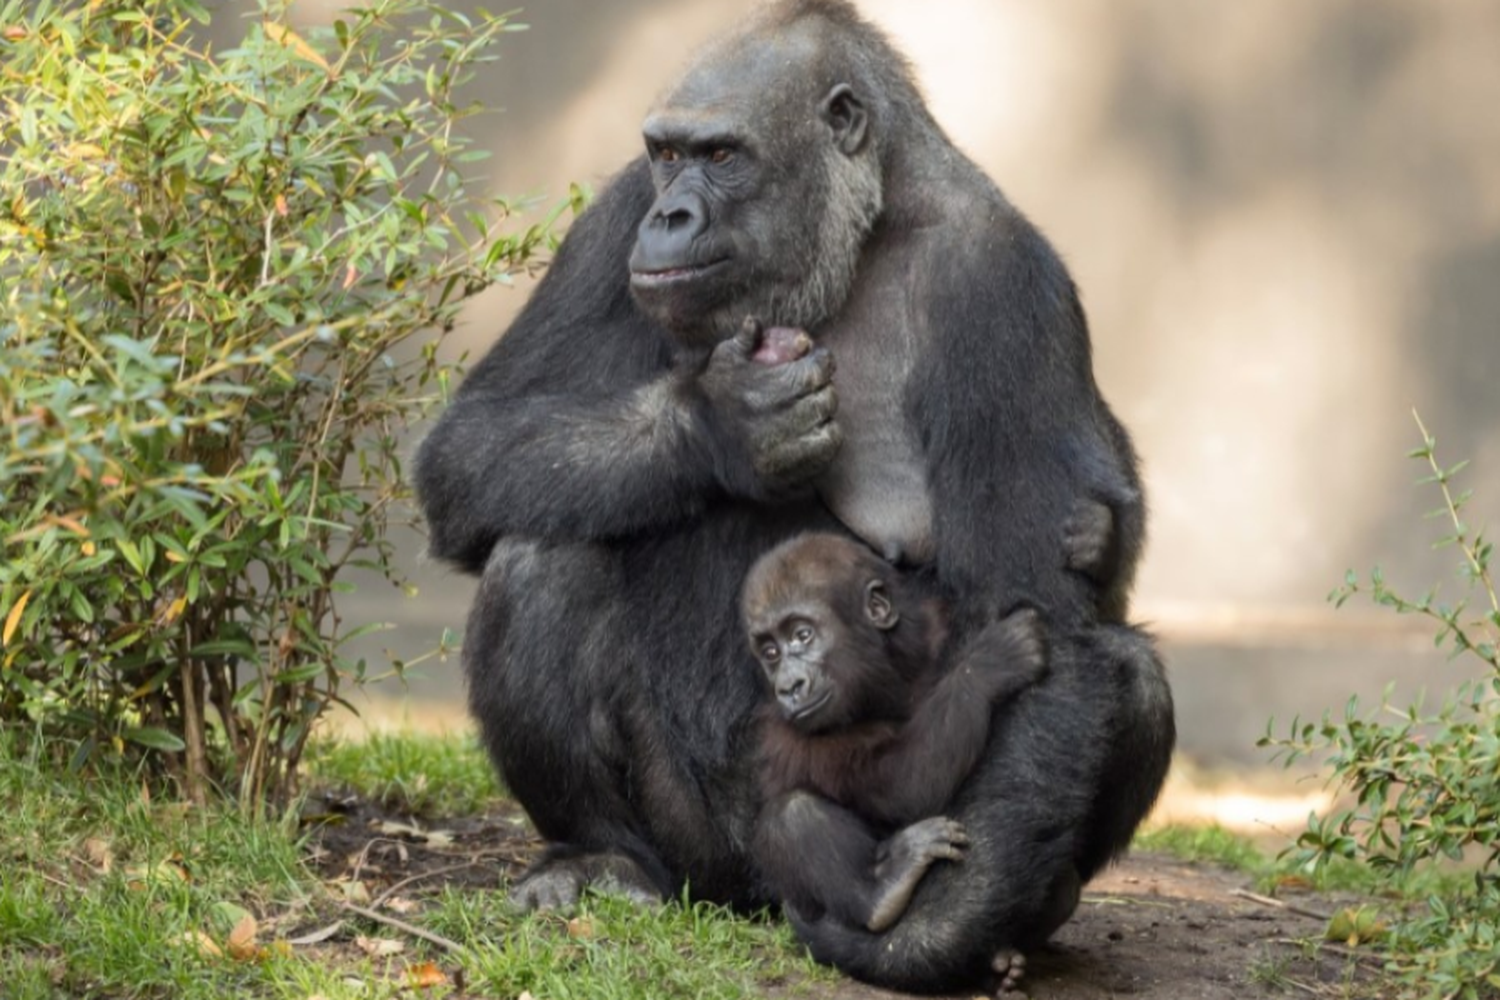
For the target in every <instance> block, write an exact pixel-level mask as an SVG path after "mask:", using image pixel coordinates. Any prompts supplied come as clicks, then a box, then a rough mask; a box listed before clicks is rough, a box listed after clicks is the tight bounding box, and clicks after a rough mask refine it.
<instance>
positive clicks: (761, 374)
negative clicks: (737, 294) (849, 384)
mask: <svg viewBox="0 0 1500 1000" xmlns="http://www.w3.org/2000/svg"><path fill="white" fill-rule="evenodd" d="M764 335H765V331H764V329H763V328H762V326H761V323H760V321H759V320H756V319H747V320H745V325H744V326H743V327H741V328H740V332H739V333H737V334H735V335H734V336H733V337H730V338H729V339H728V340H725V341H724V342H722V343H721V344H719V345H718V346H717V347H715V348H714V350H713V353H712V354H710V355H709V358H708V363H707V365H706V366H705V367H704V369H703V371H702V372H701V373H700V374H699V375H698V388H699V390H700V391H701V392H702V394H703V397H704V398H705V399H706V400H707V403H708V412H709V415H708V421H709V424H710V425H711V429H712V433H713V435H714V437H715V438H717V439H719V442H720V443H722V444H724V445H726V446H727V447H728V448H730V449H731V450H732V451H733V452H734V453H736V454H737V455H739V456H741V457H742V458H743V462H742V463H732V464H738V465H741V466H742V467H741V468H738V469H736V468H727V467H726V468H722V469H721V470H720V478H721V479H722V480H723V482H724V486H725V488H726V489H728V490H729V491H730V492H731V493H734V494H737V495H740V496H746V497H751V498H753V499H760V500H768V499H777V498H780V497H785V496H789V495H792V494H794V493H796V492H797V491H798V489H799V488H800V487H803V486H805V485H806V484H807V483H808V482H809V481H810V480H811V479H812V478H813V477H814V476H816V475H817V474H818V473H820V472H822V471H823V470H824V469H826V468H827V467H828V464H829V463H830V462H832V461H833V457H834V455H835V454H837V452H838V449H839V445H840V443H841V442H842V441H843V434H842V432H841V431H840V430H839V426H838V424H836V423H835V422H834V420H833V416H834V413H835V411H837V409H838V399H837V397H836V396H835V395H834V390H833V355H832V354H830V353H829V352H828V350H827V349H826V348H814V349H813V350H812V351H810V352H808V353H807V354H806V355H805V356H803V357H800V358H796V359H794V360H789V361H785V362H782V363H778V364H765V363H761V362H759V361H757V360H756V351H757V350H758V349H760V347H761V341H762V338H763V337H764Z"/></svg>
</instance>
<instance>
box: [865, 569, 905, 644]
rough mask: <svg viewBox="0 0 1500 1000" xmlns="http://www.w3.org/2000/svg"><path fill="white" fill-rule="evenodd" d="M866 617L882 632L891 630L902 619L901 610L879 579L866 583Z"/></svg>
mask: <svg viewBox="0 0 1500 1000" xmlns="http://www.w3.org/2000/svg"><path fill="white" fill-rule="evenodd" d="M865 617H867V618H869V619H870V624H871V625H874V626H875V627H876V628H878V629H880V630H881V631H882V632H889V631H890V630H891V629H893V628H895V627H896V623H897V622H899V621H900V620H901V612H899V611H897V610H896V605H894V604H892V603H891V595H890V594H888V593H886V590H885V584H883V583H881V582H880V581H879V580H871V581H870V582H869V583H867V584H865Z"/></svg>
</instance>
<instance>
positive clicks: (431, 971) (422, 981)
mask: <svg viewBox="0 0 1500 1000" xmlns="http://www.w3.org/2000/svg"><path fill="white" fill-rule="evenodd" d="M447 981H448V977H447V976H445V975H443V970H442V969H439V968H438V967H437V966H436V965H434V964H433V963H431V962H422V963H421V964H419V965H408V966H407V967H406V982H407V983H408V984H409V985H410V986H411V988H412V989H415V990H425V989H428V988H429V987H432V986H442V985H443V984H444V983H446V982H447Z"/></svg>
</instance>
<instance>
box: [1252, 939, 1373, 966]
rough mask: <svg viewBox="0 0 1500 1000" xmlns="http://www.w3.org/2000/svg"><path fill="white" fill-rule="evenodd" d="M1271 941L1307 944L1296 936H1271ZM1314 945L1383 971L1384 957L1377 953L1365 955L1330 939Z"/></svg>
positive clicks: (1296, 944)
mask: <svg viewBox="0 0 1500 1000" xmlns="http://www.w3.org/2000/svg"><path fill="white" fill-rule="evenodd" d="M1271 943H1272V944H1282V945H1286V946H1287V947H1288V948H1306V947H1307V946H1308V942H1307V941H1299V940H1298V939H1297V938H1272V939H1271ZM1314 947H1315V948H1317V949H1318V950H1319V951H1328V952H1332V953H1333V954H1335V955H1340V956H1342V957H1344V958H1350V959H1353V960H1354V961H1356V962H1359V963H1361V964H1362V965H1365V966H1367V967H1368V968H1370V969H1374V970H1377V971H1381V972H1383V971H1385V959H1383V958H1381V957H1380V956H1379V955H1367V954H1365V953H1364V952H1360V951H1355V950H1354V949H1353V948H1345V947H1344V946H1343V945H1339V944H1334V943H1333V942H1332V941H1318V942H1316V943H1315V944H1314Z"/></svg>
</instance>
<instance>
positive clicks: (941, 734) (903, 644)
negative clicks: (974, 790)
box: [742, 534, 1046, 931]
mask: <svg viewBox="0 0 1500 1000" xmlns="http://www.w3.org/2000/svg"><path fill="white" fill-rule="evenodd" d="M742 610H743V614H744V620H745V625H746V628H747V630H748V632H749V636H750V643H751V646H752V648H753V650H754V653H755V658H756V659H757V660H758V661H759V662H760V665H761V667H762V670H763V672H764V675H765V678H766V680H767V682H768V683H769V685H770V687H771V690H772V692H773V693H774V695H775V697H774V699H772V700H771V701H770V702H768V703H767V704H766V705H764V706H763V708H762V711H761V718H760V725H761V730H760V733H761V761H760V769H761V772H760V778H761V785H762V792H763V794H764V802H765V805H764V806H763V808H762V812H761V814H760V817H759V819H758V821H757V824H756V831H755V841H754V844H753V852H754V855H755V858H756V861H757V863H758V864H759V865H760V868H761V871H762V872H763V873H764V874H765V876H766V878H767V880H768V881H769V882H770V886H771V888H772V889H773V890H774V892H775V894H776V895H777V897H778V898H780V899H781V900H783V901H784V902H785V903H786V904H787V905H789V906H791V907H793V908H795V909H796V910H797V911H798V912H799V913H800V914H802V915H803V916H805V917H807V918H810V919H815V918H817V917H818V916H820V915H821V914H823V913H825V912H832V913H833V914H835V915H836V916H838V917H839V918H840V919H842V920H845V921H847V922H849V923H851V924H854V925H856V926H863V927H866V928H868V929H869V930H871V931H881V930H884V929H886V928H888V927H890V926H891V925H892V924H894V923H895V922H896V921H897V919H899V918H900V916H901V914H902V913H903V912H905V910H906V906H907V904H908V903H909V902H910V900H911V897H912V893H913V892H914V891H915V890H916V887H917V884H918V883H919V882H921V880H922V876H923V875H924V874H926V872H927V869H928V868H930V867H931V866H932V865H933V864H934V863H935V862H937V861H940V860H949V861H958V860H960V859H961V858H962V856H963V848H964V846H965V845H966V844H967V842H968V839H967V836H966V834H965V832H964V829H963V827H962V826H960V825H959V824H958V823H957V822H955V821H953V820H951V819H948V818H946V817H944V816H942V815H940V814H941V812H942V811H943V810H944V809H946V808H947V806H948V804H949V802H950V801H951V800H952V798H953V795H954V793H955V791H956V790H957V789H958V787H959V785H960V784H961V783H962V782H963V780H964V779H965V778H966V777H967V776H968V774H969V772H970V770H972V769H973V767H974V765H975V763H976V762H977V761H978V759H979V755H980V753H981V752H982V751H983V749H984V746H985V743H986V742H987V741H988V739H989V732H990V716H991V710H992V708H993V707H994V706H995V705H997V704H1000V703H1002V702H1004V701H1005V700H1007V699H1009V698H1011V697H1013V696H1014V695H1016V694H1017V693H1018V692H1020V691H1021V690H1023V689H1024V688H1026V687H1028V686H1029V685H1031V684H1033V683H1035V682H1036V681H1037V680H1038V679H1039V678H1040V677H1041V676H1042V675H1043V673H1044V672H1045V671H1046V657H1045V655H1044V648H1043V643H1042V634H1041V629H1040V625H1039V623H1038V621H1037V616H1036V613H1035V612H1032V611H1029V610H1027V611H1018V612H1015V613H1013V614H1011V615H1009V616H1008V617H1006V618H1004V619H1002V620H1000V621H998V622H996V623H994V624H993V625H992V626H990V627H989V628H985V629H982V630H981V631H980V633H979V635H978V636H976V639H975V641H974V642H972V643H970V644H968V645H967V646H966V647H965V648H964V649H963V651H962V652H961V653H960V654H959V655H958V657H957V659H956V661H955V663H954V664H953V666H952V668H951V669H949V670H947V671H944V672H940V671H939V670H937V669H936V664H937V659H938V650H939V649H941V647H942V645H943V641H944V639H945V637H946V631H947V630H946V624H945V618H946V614H945V610H944V608H943V606H942V603H941V602H940V601H939V600H938V599H937V598H935V597H932V596H929V595H925V594H924V593H922V591H921V590H920V588H919V587H918V585H917V584H916V581H915V580H914V579H913V578H911V577H909V576H904V575H902V574H900V573H898V572H897V571H896V570H895V568H894V567H892V566H891V565H890V564H889V563H887V562H885V561H884V560H882V559H880V558H879V557H877V556H876V555H875V554H874V553H872V552H870V551H869V550H868V549H866V548H864V547H863V546H862V545H860V544H859V543H858V542H855V541H852V540H850V539H848V538H844V537H841V536H838V535H831V534H808V535H802V536H800V537H798V538H794V539H792V540H791V541H789V542H786V543H783V544H782V545H780V546H778V547H777V548H775V549H773V550H772V551H770V552H769V553H767V554H766V555H765V556H764V557H762V558H761V559H760V560H759V561H758V562H757V563H756V564H755V565H754V567H752V568H751V570H750V573H749V576H748V577H747V578H746V581H745V587H744V592H743V596H742Z"/></svg>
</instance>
